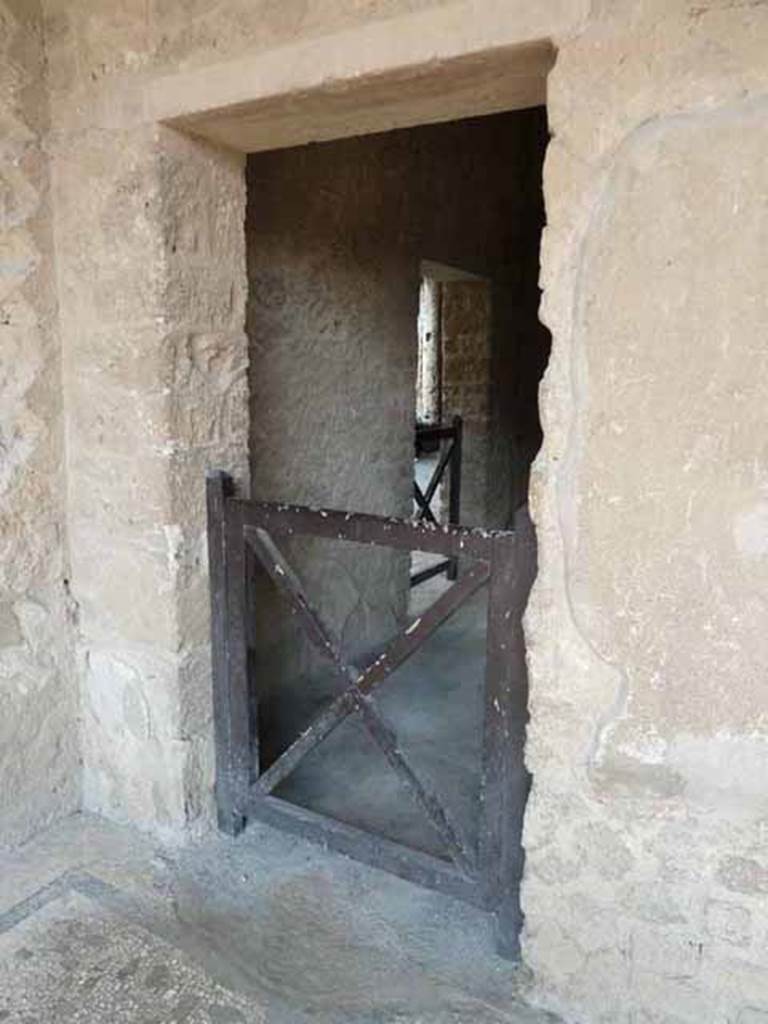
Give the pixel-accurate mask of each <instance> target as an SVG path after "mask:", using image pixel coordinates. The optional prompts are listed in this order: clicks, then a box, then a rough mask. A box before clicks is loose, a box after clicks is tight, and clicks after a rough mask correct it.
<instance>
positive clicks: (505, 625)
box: [478, 512, 536, 958]
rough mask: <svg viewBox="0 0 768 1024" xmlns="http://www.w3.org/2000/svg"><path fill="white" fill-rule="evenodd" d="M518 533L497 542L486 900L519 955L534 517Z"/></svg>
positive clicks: (488, 704) (504, 947)
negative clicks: (527, 615)
mask: <svg viewBox="0 0 768 1024" xmlns="http://www.w3.org/2000/svg"><path fill="white" fill-rule="evenodd" d="M516 526H517V527H518V528H517V529H516V531H515V539H509V538H497V540H496V541H495V542H494V551H493V561H492V568H491V581H490V593H489V601H488V635H487V660H486V689H485V727H484V729H485V735H484V744H483V784H482V816H481V826H480V836H479V846H478V850H479V865H480V873H481V877H482V879H483V882H482V884H483V888H484V892H485V899H486V902H488V903H489V904H493V905H494V908H495V911H496V916H497V933H498V948H499V951H500V952H502V953H504V955H506V956H509V957H511V958H517V956H519V931H520V926H521V923H522V913H521V910H520V903H519V883H520V878H521V875H522V870H523V848H522V825H523V812H524V809H525V803H526V800H527V796H528V790H529V787H530V777H529V775H528V772H527V770H526V767H525V761H524V748H525V728H526V722H527V717H528V713H527V705H528V682H527V672H526V662H525V637H524V634H523V624H522V617H523V612H524V610H525V606H526V603H527V600H528V594H529V591H530V588H531V585H532V583H533V579H534V576H535V572H536V559H535V537H534V533H533V528H532V526H531V524H530V519H528V517H527V513H525V512H523V513H522V514H521V515H519V516H518V519H517V522H516Z"/></svg>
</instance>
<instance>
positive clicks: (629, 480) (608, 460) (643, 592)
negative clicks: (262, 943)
mask: <svg viewBox="0 0 768 1024" xmlns="http://www.w3.org/2000/svg"><path fill="white" fill-rule="evenodd" d="M766 52H768V8H767V7H766V6H765V5H764V4H747V5H742V4H732V3H702V4H699V3H696V4H693V3H675V4H669V3H657V2H644V3H629V2H625V3H603V4H596V5H594V11H593V16H592V19H591V21H590V24H589V26H588V27H587V28H586V29H585V31H584V32H583V33H582V34H581V35H580V36H579V38H576V39H572V40H570V41H568V42H565V43H564V44H563V45H562V47H561V49H560V53H559V56H558V61H557V64H556V68H555V70H554V72H553V73H552V75H551V77H550V81H549V114H550V123H551V127H552V130H553V136H554V138H553V141H552V143H551V145H550V148H549V151H548V156H547V161H546V167H545V198H546V203H547V229H546V233H545V238H544V247H543V284H544V296H545V297H544V305H543V317H544V319H545V321H546V322H547V323H548V324H549V326H550V327H551V329H552V332H553V356H552V360H551V362H550V367H549V370H548V373H547V376H546V380H545V385H544V388H543V393H542V398H541V405H542V413H543V420H544V435H545V444H544V448H543V450H542V452H541V454H540V456H539V458H538V462H537V466H536V472H535V479H534V483H533V488H532V499H533V511H534V516H535V520H536V523H537V530H538V537H539V549H540V553H539V559H540V563H539V564H540V573H539V578H538V582H537V584H536V588H535V591H534V595H533V599H532V604H531V606H530V608H529V612H528V617H527V636H528V641H529V645H530V653H529V659H530V669H531V700H530V713H531V724H530V728H529V738H528V749H527V761H528V766H529V768H530V770H531V771H532V773H533V779H534V782H533V791H532V798H531V800H530V803H529V807H528V811H527V816H526V826H525V835H524V844H525V847H526V851H527V860H526V874H525V882H524V888H523V904H524V910H525V911H526V913H527V926H526V932H525V937H524V955H525V957H526V960H527V961H528V963H529V964H530V966H531V967H532V968H533V970H534V972H535V974H536V976H537V979H538V985H539V989H540V992H541V993H542V998H543V999H544V1000H545V1001H546V1002H547V1003H548V1005H550V1006H554V1007H559V1008H560V1009H561V1010H562V1011H563V1012H564V1014H565V1016H566V1018H567V1019H568V1020H578V1021H590V1022H603V1021H605V1022H608V1021H610V1022H614V1021H621V1022H624V1021H626V1022H630V1021H632V1022H639V1021H642V1022H664V1024H682V1022H686V1024H694V1022H702V1021H708V1022H713V1024H725V1022H729V1024H730V1022H739V1024H746V1022H750V1024H752V1022H758V1021H764V1020H768V959H766V950H768V902H767V900H766V894H767V892H768V889H767V888H766V878H767V877H768V875H767V874H766V872H767V871H768V861H767V860H766V850H767V845H766V823H767V822H768V802H767V801H766V792H767V791H766V786H765V780H766V777H768V688H766V678H767V677H768V645H767V640H768V631H767V630H766V621H768V615H767V612H768V608H767V607H766V593H768V587H767V584H768V521H767V520H766V504H765V502H766V488H767V487H768V449H767V448H766V430H765V409H766V403H765V395H766V389H767V388H768V358H767V357H768V349H766V342H765V339H766V329H767V328H768V305H767V304H766V291H765V273H766V238H767V237H768V234H767V232H768V206H767V205H766V196H767V195H768V128H767V126H768V119H766V112H767V111H768V107H767V106H766V103H767V102H768V96H767V95H766V94H767V91H768V65H766V61H765V55H766Z"/></svg>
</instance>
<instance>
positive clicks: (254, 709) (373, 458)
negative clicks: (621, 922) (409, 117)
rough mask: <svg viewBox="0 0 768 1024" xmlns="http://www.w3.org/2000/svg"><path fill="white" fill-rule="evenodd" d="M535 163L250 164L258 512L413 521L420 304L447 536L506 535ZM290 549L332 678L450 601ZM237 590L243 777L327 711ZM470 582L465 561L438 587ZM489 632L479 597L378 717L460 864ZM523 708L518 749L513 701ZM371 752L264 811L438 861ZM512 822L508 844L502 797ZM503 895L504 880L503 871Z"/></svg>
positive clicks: (528, 371)
mask: <svg viewBox="0 0 768 1024" xmlns="http://www.w3.org/2000/svg"><path fill="white" fill-rule="evenodd" d="M545 145H546V119H545V114H544V111H543V109H539V108H537V109H532V110H525V111H515V112H511V113H508V114H501V115H493V116H489V117H483V118H474V119H470V120H467V121H457V122H449V123H446V124H441V125H429V126H423V127H419V128H414V129H405V130H399V131H394V132H388V133H383V134H380V135H372V136H361V137H358V138H350V139H344V140H341V141H337V142H329V143H322V144H319V145H309V146H302V147H297V148H295V149H286V150H281V151H275V152H266V153H260V154H256V155H254V156H252V157H250V158H249V162H248V218H247V225H246V228H247V240H248V260H249V282H250V297H249V307H248V333H249V338H250V349H251V371H250V372H251V379H250V384H251V461H252V494H253V497H254V499H257V500H258V501H260V502H267V503H274V504H276V505H277V504H283V503H287V502H292V503H296V504H299V505H302V506H310V507H323V508H326V509H327V508H331V509H339V510H345V511H349V512H350V513H357V512H362V513H369V514H373V515H375V516H378V517H384V518H386V517H395V518H397V519H399V520H408V519H410V518H411V517H412V515H413V511H414V510H413V502H414V490H413V488H414V473H415V471H417V470H418V467H417V466H415V465H414V455H415V436H416V430H417V422H418V419H419V416H418V409H417V394H419V393H420V392H419V390H418V388H417V380H419V379H421V381H422V390H423V389H424V388H423V385H424V380H423V378H424V373H423V368H422V373H421V375H420V374H419V365H420V363H421V362H422V360H420V359H419V349H420V345H419V343H418V339H419V336H420V333H421V330H420V327H419V325H420V321H421V324H422V327H423V321H424V311H423V308H422V309H421V314H420V302H419V295H420V293H421V294H422V296H423V293H424V291H425V282H430V283H431V286H433V288H434V286H439V288H438V290H439V292H440V312H439V321H438V324H439V331H438V334H439V338H438V347H437V359H438V362H439V365H440V373H441V376H440V380H439V387H438V396H437V410H436V411H435V410H434V409H433V411H432V413H431V415H432V424H433V426H436V427H447V426H449V425H450V424H451V423H452V422H453V421H454V419H455V417H460V418H461V421H462V424H463V438H464V442H463V460H462V463H463V464H462V470H461V477H462V511H461V522H462V525H464V526H470V527H477V528H481V529H484V530H487V529H489V528H493V529H500V530H509V529H511V528H512V527H513V526H514V523H515V517H516V515H518V514H519V510H520V509H521V507H522V506H523V505H524V500H525V494H526V490H527V473H528V468H529V465H530V461H531V457H532V455H533V453H534V452H535V450H536V448H537V446H538V441H539V425H538V414H537V398H536V391H537V386H538V379H539V376H540V374H541V371H542V369H543V367H544V365H545V363H546V358H547V353H548V336H547V333H546V331H545V330H544V329H543V328H542V327H541V325H540V324H539V322H538V319H537V315H536V311H537V306H538V287H537V273H538V246H539V237H540V232H541V227H542V220H543V210H542V201H541V166H542V159H543V152H544V148H545ZM422 306H423V304H422ZM422 419H423V417H422ZM444 443H445V439H442V440H438V447H437V450H436V452H435V453H433V455H436V456H437V458H438V460H439V458H440V455H441V452H442V450H443V449H442V447H441V446H442V445H443V444H444ZM449 504H450V503H449V500H448V495H447V492H446V493H444V494H442V495H436V502H435V505H434V507H435V514H436V518H437V520H438V523H440V525H441V526H442V525H445V524H447V522H448V518H449ZM285 547H286V554H287V558H288V561H289V563H290V565H291V568H292V570H293V571H295V572H296V575H297V577H299V578H300V579H301V583H302V587H303V588H304V590H305V592H306V594H307V595H309V598H310V599H311V603H312V605H313V607H315V608H316V609H318V610H319V612H320V614H321V616H322V618H323V621H324V622H325V623H327V625H328V629H329V631H330V632H331V633H332V634H333V636H334V638H335V643H337V646H338V651H339V652H340V655H341V657H342V658H343V660H344V662H345V663H346V664H353V665H361V664H362V665H365V664H369V663H370V659H371V657H372V655H373V654H375V652H377V651H380V650H382V649H384V648H385V647H386V646H387V644H388V643H390V642H391V641H392V638H393V637H395V636H396V635H398V634H399V633H401V632H402V630H403V628H407V627H408V623H411V622H414V621H416V620H417V619H418V617H419V614H420V613H422V612H423V613H426V612H427V610H428V608H429V607H431V606H432V604H434V602H435V601H436V600H439V598H440V596H441V594H442V593H443V592H444V591H445V590H446V588H448V587H450V585H451V582H452V580H451V579H450V578H446V576H445V575H442V576H435V577H434V578H433V579H431V580H429V581H426V582H425V583H424V584H423V585H422V586H420V587H418V588H413V587H411V585H410V583H411V577H412V575H413V571H412V570H413V565H414V561H415V559H416V558H420V557H426V556H425V554H424V552H422V553H421V554H419V553H418V549H417V554H416V555H414V554H413V553H412V552H411V553H409V552H408V551H407V550H405V549H404V548H403V547H400V548H395V549H389V548H384V547H376V546H370V545H369V546H365V545H359V544H357V545H354V544H348V543H347V542H346V541H345V540H344V539H343V538H340V537H336V538H329V537H325V538H318V537H316V536H310V537H307V536H302V537H298V536H296V537H290V538H288V539H287V540H286V543H285ZM427 554H430V553H429V552H427ZM431 554H432V555H434V554H435V553H434V552H431ZM252 568H253V572H252V573H251V574H250V575H249V586H250V592H251V597H252V602H253V607H254V608H255V609H257V610H258V614H257V615H256V616H254V617H252V618H251V619H249V622H248V630H249V635H248V637H247V646H248V650H249V674H250V676H251V678H252V679H254V680H258V685H257V686H254V687H253V688H252V693H251V705H252V706H251V714H250V718H251V722H252V723H253V726H252V728H253V730H254V732H258V740H259V743H258V751H259V753H258V764H257V765H256V768H255V770H256V773H257V774H258V773H265V772H269V771H270V769H271V767H272V766H273V765H274V764H276V763H277V761H278V760H279V759H280V757H281V755H282V754H283V753H284V752H285V751H286V750H287V749H288V748H289V747H290V745H291V743H293V742H295V740H296V738H297V736H299V735H301V733H302V731H303V730H305V729H306V728H308V726H309V724H310V723H311V722H312V721H313V720H314V719H315V718H316V717H317V715H318V714H319V713H322V711H323V709H324V708H327V707H328V706H329V704H330V703H331V702H332V701H333V700H334V699H335V697H336V696H337V695H338V691H337V682H338V680H334V678H333V673H332V672H331V673H329V672H328V671H327V665H323V664H321V661H322V659H319V660H318V657H317V652H316V650H314V649H313V647H312V644H311V643H308V642H307V638H306V636H305V635H304V632H303V631H302V628H301V624H300V623H298V622H297V621H296V615H295V614H294V613H293V612H292V609H291V607H290V602H286V600H285V595H282V596H281V594H280V593H279V589H278V588H276V587H275V585H274V579H269V578H268V577H269V574H268V573H265V572H263V571H262V569H263V565H262V567H261V569H260V568H259V566H255V567H252ZM470 568H471V566H470V565H469V562H468V560H467V559H463V560H462V559H461V558H459V559H458V565H457V568H456V572H455V573H454V574H453V577H454V581H455V580H456V579H458V581H459V582H460V581H461V579H462V575H463V574H465V573H466V572H467V571H468V570H469V569H470ZM488 621H489V620H488V593H487V590H483V589H480V590H478V591H477V593H476V594H473V595H472V600H471V601H468V602H467V603H466V605H465V606H462V608H461V609H459V610H457V611H456V613H455V614H454V615H453V616H451V617H450V619H448V620H446V621H445V623H444V624H443V625H442V626H441V629H440V630H438V631H436V632H435V634H434V636H433V637H432V638H431V639H430V641H429V645H428V646H426V647H425V649H424V651H423V652H422V654H421V655H420V660H419V659H415V660H413V661H412V662H411V663H410V664H409V665H408V666H407V667H404V668H403V670H402V671H401V672H400V675H399V676H398V677H397V678H396V679H393V681H392V682H393V685H392V686H390V687H389V689H388V693H387V695H386V697H385V696H383V695H382V697H381V701H382V704H383V705H386V707H385V708H384V710H385V711H386V712H387V716H388V718H389V719H390V720H392V721H394V722H395V723H396V724H397V727H398V729H397V731H398V735H399V736H400V737H402V742H403V743H404V744H405V745H406V746H408V748H409V749H408V751H407V754H408V756H409V759H410V760H411V761H412V763H413V764H415V765H416V767H417V769H418V773H419V775H420V776H428V777H430V778H432V779H433V780H435V783H436V790H437V791H438V793H439V796H440V798H441V800H442V802H443V803H444V804H445V805H446V806H448V807H449V808H450V812H451V816H452V819H453V820H454V821H455V822H456V827H457V828H458V829H459V830H460V831H461V832H462V834H463V835H465V836H467V837H468V843H469V845H470V846H472V845H473V844H476V843H477V837H478V830H479V819H478V807H479V803H478V797H479V794H480V791H481V789H482V786H483V772H484V763H485V759H486V758H487V751H486V750H485V749H484V745H483V744H484V740H483V737H484V727H483V716H484V693H485V691H484V686H485V681H486V678H487V664H486V662H487V635H486V633H487V624H488ZM520 708H521V710H520V713H519V715H518V719H519V720H518V722H517V725H521V724H522V725H523V726H524V721H522V723H521V721H520V720H521V719H524V714H525V699H524V695H523V699H522V703H521V704H520ZM513 733H514V735H513ZM522 737H523V730H522V729H518V730H512V731H511V732H510V734H509V741H510V744H512V745H515V744H516V750H515V752H514V753H515V758H516V763H517V764H519V765H520V766H522V742H523V739H522ZM380 753H381V752H380V751H377V750H376V749H373V748H372V747H371V744H370V743H369V738H368V737H366V735H365V734H364V732H361V731H360V730H359V729H357V730H356V728H355V723H354V721H353V722H349V723H345V724H344V726H343V727H339V729H338V730H336V731H335V733H334V736H333V737H329V739H328V741H327V742H326V743H323V744H322V745H320V746H318V747H317V748H316V749H315V750H313V752H312V755H311V756H308V757H307V758H306V759H305V760H304V761H303V763H302V764H301V765H298V766H297V767H296V769H295V770H294V771H292V772H291V773H290V774H289V775H287V776H286V777H285V778H284V779H282V780H281V782H280V788H279V791H278V793H277V796H278V797H279V798H281V799H284V800H286V801H288V802H291V803H293V804H294V805H295V806H296V807H300V808H303V809H304V810H306V811H307V812H311V813H315V814H322V815H324V816H326V817H328V818H330V819H333V820H336V821H339V822H341V823H343V824H345V825H347V826H349V827H350V828H357V829H362V830H364V831H366V832H368V833H370V834H373V835H379V836H380V837H381V838H382V839H384V840H386V841H389V842H395V843H400V844H404V845H406V846H408V847H409V848H411V849H414V850H416V851H419V852H421V853H423V854H425V855H429V856H431V857H433V858H437V859H443V860H446V861H447V860H448V859H450V851H446V848H445V835H442V836H441V834H440V829H435V827H434V822H433V821H432V822H431V821H430V820H429V816H427V818H426V820H425V815H424V814H423V807H420V806H418V801H416V802H415V803H414V801H413V799H412V798H411V797H410V796H409V794H408V793H405V792H403V789H402V786H401V785H400V781H401V780H398V779H397V777H396V776H395V777H393V773H392V772H391V771H390V769H389V766H388V765H387V763H386V758H382V757H381V756H380ZM516 799H517V800H518V803H520V806H519V807H518V808H517V812H518V814H517V817H518V825H519V819H520V817H521V814H522V801H523V800H524V794H522V795H521V792H520V787H519V786H518V790H517V796H516ZM517 841H518V844H519V836H518V840H517ZM510 872H511V873H512V875H516V874H519V858H518V863H517V866H511V867H510ZM515 883H516V877H515V878H513V879H512V884H513V885H514V884H515ZM499 884H501V882H500V883H499Z"/></svg>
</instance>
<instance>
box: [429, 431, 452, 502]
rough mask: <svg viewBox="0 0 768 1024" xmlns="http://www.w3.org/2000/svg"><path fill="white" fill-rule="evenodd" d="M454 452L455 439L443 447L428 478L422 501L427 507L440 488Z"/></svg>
mask: <svg viewBox="0 0 768 1024" xmlns="http://www.w3.org/2000/svg"><path fill="white" fill-rule="evenodd" d="M455 450H456V439H455V438H453V439H452V440H451V443H450V444H449V445H446V446H445V449H444V450H443V451H442V452H441V454H440V459H439V461H438V463H437V465H436V466H435V468H434V470H433V471H432V476H431V477H430V478H429V483H428V484H427V489H426V491H424V500H425V501H426V503H427V504H428V505H431V504H432V499H433V498H434V496H435V492H436V491H437V488H438V487H439V486H440V482H441V481H442V479H443V475H444V474H445V471H446V469H447V468H448V464H449V463H450V461H451V459H452V458H453V453H454V451H455Z"/></svg>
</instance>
